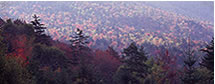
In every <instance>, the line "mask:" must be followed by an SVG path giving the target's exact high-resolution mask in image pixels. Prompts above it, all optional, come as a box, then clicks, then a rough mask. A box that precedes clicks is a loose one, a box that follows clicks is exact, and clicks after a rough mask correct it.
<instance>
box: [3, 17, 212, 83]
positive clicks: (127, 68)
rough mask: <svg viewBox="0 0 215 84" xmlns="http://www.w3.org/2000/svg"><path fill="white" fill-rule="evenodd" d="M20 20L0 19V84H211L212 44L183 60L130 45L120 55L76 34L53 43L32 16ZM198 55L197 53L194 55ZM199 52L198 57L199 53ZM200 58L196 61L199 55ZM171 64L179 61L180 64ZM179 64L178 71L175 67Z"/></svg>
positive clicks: (81, 33)
mask: <svg viewBox="0 0 215 84" xmlns="http://www.w3.org/2000/svg"><path fill="white" fill-rule="evenodd" d="M33 18H34V20H33V21H31V22H30V23H27V22H25V21H23V20H19V19H17V20H11V19H8V20H6V21H5V20H3V19H0V48H1V49H0V55H1V56H0V84H213V82H214V40H213V38H211V42H210V44H208V45H205V47H204V48H199V49H192V48H193V47H191V42H188V48H187V50H185V51H184V52H178V53H181V54H184V55H183V56H184V57H183V58H177V57H176V56H171V55H172V54H170V53H175V52H174V51H172V50H171V48H169V49H167V48H161V49H160V50H159V51H156V56H153V55H152V54H149V53H150V52H148V51H153V50H150V48H145V46H150V45H138V44H137V43H135V41H134V42H132V43H131V44H130V45H129V46H128V47H127V48H123V49H122V50H123V51H122V52H117V51H115V50H114V49H113V48H112V47H111V46H109V47H108V48H107V49H106V50H101V49H94V48H91V47H89V46H88V44H89V43H90V40H89V37H90V36H88V35H86V34H85V31H83V30H81V29H79V28H78V29H76V30H74V32H71V38H70V40H69V41H70V43H69V44H67V43H63V42H61V41H56V40H53V39H52V38H51V36H49V35H47V34H46V33H45V31H46V27H45V24H42V23H41V22H40V18H39V16H37V15H34V16H33ZM196 52H198V53H196ZM199 53H202V54H199ZM199 55H201V56H199ZM176 60H182V61H183V64H179V63H177V61H176ZM179 65H182V66H179Z"/></svg>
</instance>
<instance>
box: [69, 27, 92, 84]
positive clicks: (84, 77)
mask: <svg viewBox="0 0 215 84" xmlns="http://www.w3.org/2000/svg"><path fill="white" fill-rule="evenodd" d="M71 37H72V39H71V40H70V42H71V48H72V50H74V51H73V53H72V55H73V59H72V63H73V64H74V65H78V66H79V70H78V72H76V73H77V76H76V77H75V78H74V80H75V81H74V83H75V84H76V83H77V84H94V83H95V81H96V79H95V78H94V77H93V72H92V67H91V66H92V65H91V63H90V61H91V57H90V56H89V55H90V54H92V53H90V49H89V48H88V47H87V44H88V43H89V42H88V38H89V36H85V35H84V33H83V31H82V30H80V29H77V31H76V32H75V34H73V35H72V36H71Z"/></svg>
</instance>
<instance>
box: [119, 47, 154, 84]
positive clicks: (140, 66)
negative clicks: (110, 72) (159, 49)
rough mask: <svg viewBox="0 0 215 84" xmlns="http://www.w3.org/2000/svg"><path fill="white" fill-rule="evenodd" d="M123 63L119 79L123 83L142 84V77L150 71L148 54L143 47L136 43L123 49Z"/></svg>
mask: <svg viewBox="0 0 215 84" xmlns="http://www.w3.org/2000/svg"><path fill="white" fill-rule="evenodd" d="M123 59H124V60H123V61H122V62H123V63H124V64H123V65H122V66H121V67H120V69H119V71H118V72H117V74H118V78H119V79H118V81H116V83H120V84H121V83H122V84H140V83H141V81H140V79H144V78H145V77H146V76H147V75H148V74H149V73H150V72H149V68H150V67H149V66H147V64H146V61H147V56H146V53H145V52H144V50H143V47H141V48H138V47H137V46H136V45H135V43H131V45H130V46H129V47H128V48H126V49H124V50H123Z"/></svg>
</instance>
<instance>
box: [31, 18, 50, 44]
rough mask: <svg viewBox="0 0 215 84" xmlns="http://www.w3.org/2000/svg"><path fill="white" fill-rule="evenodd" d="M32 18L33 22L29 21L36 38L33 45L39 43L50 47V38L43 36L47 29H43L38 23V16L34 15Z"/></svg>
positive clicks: (42, 25)
mask: <svg viewBox="0 0 215 84" xmlns="http://www.w3.org/2000/svg"><path fill="white" fill-rule="evenodd" d="M33 18H34V21H31V23H32V25H33V26H34V32H35V36H36V38H35V43H41V44H46V45H48V46H51V43H50V40H51V37H50V36H48V35H46V34H44V33H45V30H46V29H47V28H46V27H44V24H41V23H40V19H39V16H37V15H36V14H34V16H33Z"/></svg>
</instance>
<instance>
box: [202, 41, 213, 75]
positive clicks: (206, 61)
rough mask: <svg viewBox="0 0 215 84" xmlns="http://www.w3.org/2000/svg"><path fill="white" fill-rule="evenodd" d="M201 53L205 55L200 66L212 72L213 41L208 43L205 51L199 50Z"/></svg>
mask: <svg viewBox="0 0 215 84" xmlns="http://www.w3.org/2000/svg"><path fill="white" fill-rule="evenodd" d="M201 51H203V52H205V53H207V54H206V55H205V56H204V57H203V59H202V63H200V65H202V66H204V67H206V68H207V69H208V70H210V71H211V72H214V39H212V41H211V42H210V44H209V45H207V46H206V49H201Z"/></svg>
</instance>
